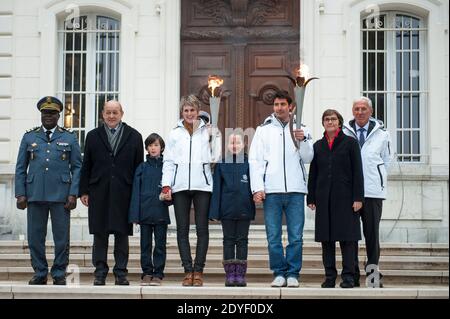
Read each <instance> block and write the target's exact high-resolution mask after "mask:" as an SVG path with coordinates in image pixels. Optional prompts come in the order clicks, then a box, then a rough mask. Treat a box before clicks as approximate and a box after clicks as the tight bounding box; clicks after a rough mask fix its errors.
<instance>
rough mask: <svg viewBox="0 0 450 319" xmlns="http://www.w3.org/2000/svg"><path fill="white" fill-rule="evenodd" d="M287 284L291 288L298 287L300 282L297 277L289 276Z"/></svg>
mask: <svg viewBox="0 0 450 319" xmlns="http://www.w3.org/2000/svg"><path fill="white" fill-rule="evenodd" d="M287 286H288V287H291V288H298V287H299V286H300V284H299V283H298V280H297V278H294V277H288V279H287Z"/></svg>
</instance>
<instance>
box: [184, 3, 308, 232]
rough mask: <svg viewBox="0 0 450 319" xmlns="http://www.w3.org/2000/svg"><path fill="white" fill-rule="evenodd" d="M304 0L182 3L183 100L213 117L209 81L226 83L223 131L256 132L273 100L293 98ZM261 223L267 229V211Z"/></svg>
mask: <svg viewBox="0 0 450 319" xmlns="http://www.w3.org/2000/svg"><path fill="white" fill-rule="evenodd" d="M299 2H300V1H299V0H181V12H182V16H181V95H187V94H195V95H197V96H198V97H199V98H200V100H201V101H202V109H203V110H205V111H207V112H209V113H210V110H209V96H210V91H209V90H208V87H207V85H208V83H207V80H208V76H210V75H218V76H219V77H221V78H223V79H224V84H223V86H222V88H221V91H222V100H221V107H220V112H219V124H218V126H219V128H220V130H221V132H222V133H223V134H222V135H223V137H224V136H225V128H232V129H236V128H242V129H243V130H245V129H247V128H256V127H257V126H259V125H260V124H261V123H262V122H263V121H264V119H265V118H266V117H267V116H268V115H270V114H271V113H272V112H273V94H274V92H275V91H276V90H277V89H284V90H287V91H288V92H290V93H291V96H293V86H292V84H291V82H290V80H289V79H288V78H287V77H286V76H292V75H294V74H295V71H296V69H298V67H299V61H300V55H299V40H300V19H299V17H300V3H299ZM255 223H257V224H261V223H263V217H262V213H261V207H259V208H258V213H257V218H256V221H255Z"/></svg>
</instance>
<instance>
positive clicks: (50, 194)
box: [15, 96, 81, 285]
mask: <svg viewBox="0 0 450 319" xmlns="http://www.w3.org/2000/svg"><path fill="white" fill-rule="evenodd" d="M37 108H38V110H39V111H40V112H41V122H42V126H39V127H36V128H34V129H32V130H30V131H28V132H27V133H25V135H24V136H23V138H22V142H21V144H20V149H19V154H18V157H17V164H16V175H15V194H16V195H15V196H16V198H17V208H18V209H25V208H28V211H27V233H28V246H29V248H30V255H31V265H32V267H33V270H34V276H33V278H31V280H30V281H29V284H30V285H45V284H47V274H48V264H47V259H46V256H45V238H46V235H47V223H48V215H49V212H50V216H51V222H52V231H53V240H54V242H55V259H54V261H53V266H52V268H51V276H52V278H53V284H54V285H65V284H66V278H65V277H66V268H67V265H68V262H69V247H70V244H69V240H70V211H71V210H72V209H74V208H75V207H76V204H77V194H78V185H79V180H80V169H81V152H80V146H79V145H78V141H77V138H76V136H75V134H73V133H71V132H69V131H67V130H66V129H64V128H62V127H59V126H58V120H59V117H60V112H61V111H62V109H63V104H62V103H61V101H60V100H58V99H57V98H55V97H51V96H48V97H44V98H42V99H41V100H40V101H39V102H38V103H37Z"/></svg>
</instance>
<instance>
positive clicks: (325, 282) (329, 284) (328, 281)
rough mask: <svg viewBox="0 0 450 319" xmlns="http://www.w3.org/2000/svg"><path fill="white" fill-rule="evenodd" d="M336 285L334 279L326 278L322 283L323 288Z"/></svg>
mask: <svg viewBox="0 0 450 319" xmlns="http://www.w3.org/2000/svg"><path fill="white" fill-rule="evenodd" d="M334 286H336V282H334V281H332V280H325V281H324V282H323V283H322V285H321V287H322V288H334Z"/></svg>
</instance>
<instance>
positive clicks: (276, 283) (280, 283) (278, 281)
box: [270, 276, 286, 287]
mask: <svg viewBox="0 0 450 319" xmlns="http://www.w3.org/2000/svg"><path fill="white" fill-rule="evenodd" d="M270 286H271V287H286V278H284V277H283V276H276V277H275V279H274V280H273V281H272V283H271V284H270Z"/></svg>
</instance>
